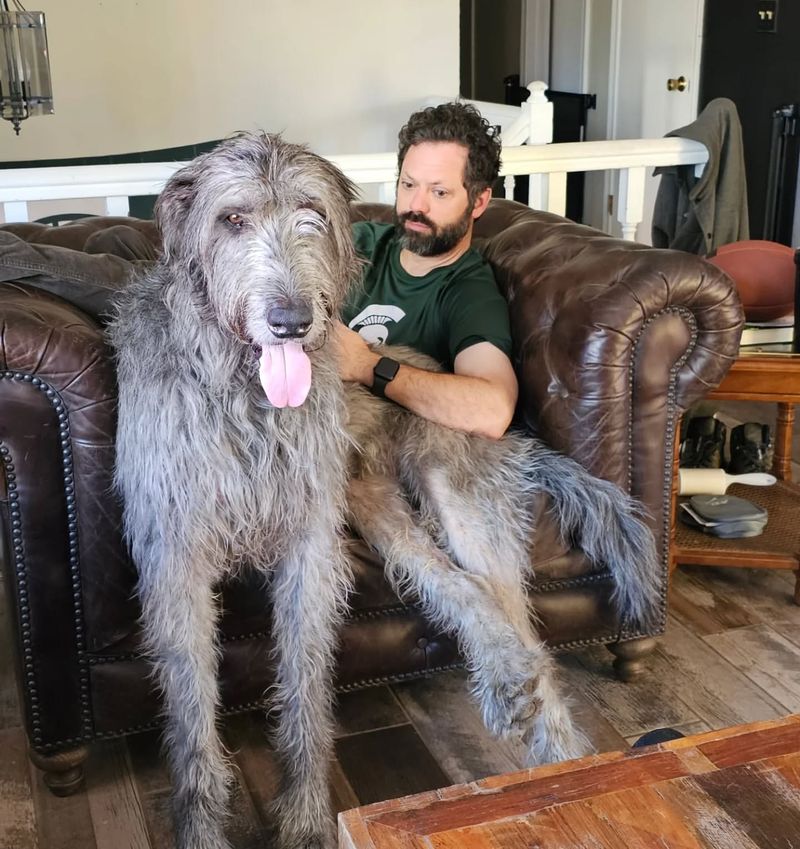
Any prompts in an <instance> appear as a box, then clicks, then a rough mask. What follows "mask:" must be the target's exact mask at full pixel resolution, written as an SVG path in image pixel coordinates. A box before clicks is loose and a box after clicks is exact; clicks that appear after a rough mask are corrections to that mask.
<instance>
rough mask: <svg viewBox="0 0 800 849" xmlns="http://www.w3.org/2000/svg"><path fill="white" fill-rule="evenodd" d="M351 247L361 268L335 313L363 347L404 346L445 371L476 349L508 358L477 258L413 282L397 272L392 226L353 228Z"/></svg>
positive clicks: (495, 301)
mask: <svg viewBox="0 0 800 849" xmlns="http://www.w3.org/2000/svg"><path fill="white" fill-rule="evenodd" d="M353 239H354V242H355V247H356V251H357V252H358V254H359V255H360V256H361V257H363V258H364V259H367V260H368V264H367V266H366V268H365V270H364V274H363V277H362V279H361V280H360V281H358V282H357V283H355V284H354V286H353V288H352V289H351V291H350V294H349V296H348V298H347V302H346V304H345V306H344V308H343V310H342V320H343V321H344V323H345V324H347V325H348V327H350V328H351V329H353V330H356V331H358V332H359V333H360V334H361V335H362V336H363V337H364V338H365V339H367V341H369V342H375V343H379V344H392V345H408V346H409V347H411V348H414V349H415V350H417V351H421V352H422V353H424V354H427V355H428V356H430V357H433V358H434V359H435V360H437V361H438V362H440V363H441V364H442V365H443V366H445V367H446V368H449V369H451V370H452V368H453V361H454V360H455V358H456V355H457V354H459V353H460V352H461V351H463V350H464V349H465V348H469V347H470V345H474V344H476V343H478V342H491V343H492V344H493V345H495V346H496V347H498V348H499V349H500V350H501V351H503V352H504V353H505V354H507V355H508V356H511V331H510V328H509V320H508V305H507V304H506V301H505V299H504V298H503V296H502V295H501V294H500V292H499V291H498V289H497V284H496V283H495V280H494V275H493V274H492V269H491V268H490V267H489V264H488V263H487V262H486V260H485V259H484V258H483V257H482V256H481V255H480V254H479V253H478V251H477V250H475V249H474V248H470V249H469V250H468V251H467V252H466V253H464V254H463V255H462V256H460V257H459V258H458V260H456V262H454V263H453V264H452V265H448V266H445V267H443V268H436V269H434V270H433V271H431V272H429V273H428V274H425V275H424V276H422V277H414V276H413V275H411V274H408V273H407V272H405V271H404V270H403V268H402V266H401V265H400V245H399V243H398V240H397V238H396V237H395V231H394V226H393V225H392V224H378V223H375V222H372V221H359V222H357V223H355V224H354V225H353Z"/></svg>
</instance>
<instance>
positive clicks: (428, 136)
mask: <svg viewBox="0 0 800 849" xmlns="http://www.w3.org/2000/svg"><path fill="white" fill-rule="evenodd" d="M397 140H398V150H397V166H398V171H399V170H400V169H402V167H403V160H404V159H405V158H406V153H408V149H409V148H410V147H412V146H413V145H415V144H421V143H422V142H457V143H458V144H462V145H464V147H466V148H467V151H468V155H467V167H466V171H465V174H464V188H465V189H466V190H467V195H468V196H469V199H470V202H471V203H474V202H475V200H476V199H477V197H478V195H479V194H480V193H481V192H482V191H483V190H484V189H486V188H487V187H490V186H491V185H492V183H494V181H495V180H496V179H497V174H498V172H499V171H500V149H501V144H500V137H499V135H498V134H497V133H496V132H495V130H494V127H492V126H491V125H490V124H489V122H488V121H487V120H486V119H485V118H484V117H483V116H482V115H481V113H480V112H478V110H477V109H476V108H475V107H474V106H472V105H471V104H469V103H459V102H453V103H443V104H441V105H440V106H429V107H428V108H427V109H422V110H420V111H419V112H415V113H414V114H413V115H412V116H411V117H410V118H409V119H408V122H407V123H406V124H405V126H404V127H402V128H401V130H400V133H399V134H398V137H397Z"/></svg>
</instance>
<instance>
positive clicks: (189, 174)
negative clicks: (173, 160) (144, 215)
mask: <svg viewBox="0 0 800 849" xmlns="http://www.w3.org/2000/svg"><path fill="white" fill-rule="evenodd" d="M196 182H197V168H196V167H195V165H194V163H190V164H189V165H187V166H186V167H184V168H181V170H180V171H176V172H175V173H174V174H173V175H172V177H170V178H169V180H168V181H167V183H166V185H165V186H164V188H163V190H162V192H161V194H160V195H159V196H158V198H157V200H156V203H155V207H154V210H153V214H154V217H155V222H156V226H157V227H158V230H159V232H160V233H161V241H162V243H163V251H164V256H165V257H166V258H167V259H169V258H170V257H175V256H178V255H179V254H180V246H181V245H182V244H183V242H184V239H183V229H184V226H185V223H186V219H187V217H188V214H189V209H190V207H191V205H192V203H193V201H194V198H195V193H196V188H195V186H196Z"/></svg>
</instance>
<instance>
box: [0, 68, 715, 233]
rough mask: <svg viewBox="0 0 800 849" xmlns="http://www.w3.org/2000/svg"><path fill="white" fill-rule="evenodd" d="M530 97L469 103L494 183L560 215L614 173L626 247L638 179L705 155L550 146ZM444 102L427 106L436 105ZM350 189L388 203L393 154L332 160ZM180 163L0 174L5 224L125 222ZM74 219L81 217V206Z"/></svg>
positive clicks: (684, 147)
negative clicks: (61, 205)
mask: <svg viewBox="0 0 800 849" xmlns="http://www.w3.org/2000/svg"><path fill="white" fill-rule="evenodd" d="M528 89H529V91H530V97H529V98H528V100H527V101H526V102H525V103H523V104H522V106H506V105H503V104H497V103H486V102H483V101H470V102H472V103H474V104H475V105H476V107H477V108H478V109H480V111H481V113H482V114H483V115H484V117H486V119H487V120H488V121H489V122H490V123H492V124H496V125H498V126H500V128H501V138H502V139H503V156H502V166H501V169H500V176H501V177H503V178H504V181H503V186H504V191H505V195H506V197H508V198H511V197H513V193H514V186H515V182H516V180H515V178H516V177H518V176H520V175H527V176H529V178H530V180H529V190H528V203H529V205H530V206H531V207H533V208H535V209H543V210H547V211H549V212H554V213H556V214H558V215H564V213H565V210H566V196H567V174H569V173H572V172H585V171H607V170H612V171H615V172H617V173H618V179H617V197H616V208H617V220H618V222H619V224H620V226H621V228H622V236H623V238H625V239H633V238H635V233H636V226H637V224H639V222H640V221H641V220H642V219H643V217H644V176H645V170H646V169H647V168H654V167H657V166H669V165H694V166H695V167H696V169H698V170H699V172H701V171H702V168H703V166H704V164H705V163H706V162H707V161H708V151H707V150H706V148H705V147H704V146H703V145H702V144H700V143H699V142H693V141H689V140H688V139H679V138H662V139H624V140H617V141H591V142H569V143H564V144H551V143H550V142H551V141H552V138H553V106H552V104H551V103H549V102H548V101H547V99H546V97H545V91H546V89H547V85H546V83H543V82H540V81H537V82H533V83H530V85H529V86H528ZM444 100H446V98H429V99H428V100H427V101H426V103H427V104H428V105H435V104H437V103H441V102H443V101H444ZM329 158H330V160H331V161H332V162H333V163H334V164H336V165H337V166H338V167H339V168H341V170H342V171H344V173H345V174H346V175H347V176H348V177H349V178H350V179H351V180H352V181H353V182H354V183H356V185H359V186H362V187H368V186H373V187H375V186H376V187H377V193H378V197H379V199H380V200H382V201H384V202H385V203H393V202H394V197H395V188H396V185H395V184H396V180H397V156H396V154H395V153H372V154H346V155H342V156H331V157H329ZM184 164H185V163H182V162H159V163H130V164H117V165H78V166H72V167H57V168H19V169H14V168H11V169H5V170H0V204H2V208H3V214H4V217H5V221H6V222H7V223H11V222H16V221H28V220H29V214H30V211H29V208H28V204H29V203H30V202H33V201H63V200H66V199H69V200H72V201H81V200H83V199H87V198H93V199H97V198H104V199H105V204H104V208H105V212H106V213H107V214H109V215H127V214H128V211H129V204H128V198H130V197H133V196H140V195H155V194H158V193H159V192H160V191H161V189H162V188H163V186H164V184H165V182H166V181H167V180H168V179H169V177H170V176H171V175H172V174H173V173H174V172H175V171H177V170H178V169H179V168H181V167H182V166H183V165H184ZM75 209H76V211H82V210H81V209H80V206H79V205H77V206H76V207H75Z"/></svg>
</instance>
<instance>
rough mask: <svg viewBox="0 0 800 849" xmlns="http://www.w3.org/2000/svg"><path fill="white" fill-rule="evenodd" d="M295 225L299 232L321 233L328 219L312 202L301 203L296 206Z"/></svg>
mask: <svg viewBox="0 0 800 849" xmlns="http://www.w3.org/2000/svg"><path fill="white" fill-rule="evenodd" d="M298 213H299V217H298V220H297V226H298V229H299V231H300V232H301V233H303V234H308V233H322V232H323V231H324V230H325V225H326V224H327V223H328V219H327V217H326V215H325V212H324V211H323V210H322V209H321V208H320V207H318V206H317V205H316V204H314V203H310V202H307V203H303V204H301V205H300V207H299V208H298Z"/></svg>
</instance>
